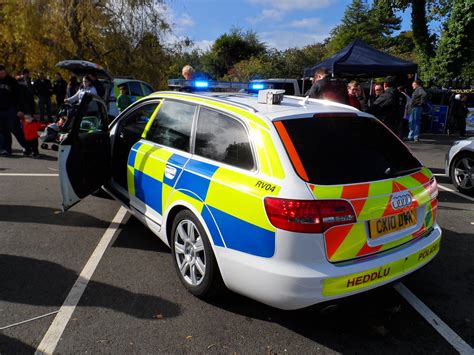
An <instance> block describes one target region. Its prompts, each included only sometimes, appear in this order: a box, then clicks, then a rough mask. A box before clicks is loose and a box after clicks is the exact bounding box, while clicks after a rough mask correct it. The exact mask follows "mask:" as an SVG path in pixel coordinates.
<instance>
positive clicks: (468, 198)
mask: <svg viewBox="0 0 474 355" xmlns="http://www.w3.org/2000/svg"><path fill="white" fill-rule="evenodd" d="M433 175H434V176H438V177H445V178H449V177H448V175H446V174H433ZM438 187H439V188H441V190H444V191H449V192H452V193H453V194H455V195H457V196H459V197H463V198H465V199H467V200H469V201H473V202H474V198H472V197H469V196H467V195H464V194H462V193H460V192H458V191H456V190H453V189H450V188H449V187H446V186H443V185H441V184H440V183H439V182H438Z"/></svg>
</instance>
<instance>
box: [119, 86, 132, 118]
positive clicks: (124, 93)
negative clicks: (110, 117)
mask: <svg viewBox="0 0 474 355" xmlns="http://www.w3.org/2000/svg"><path fill="white" fill-rule="evenodd" d="M118 88H119V90H120V95H119V96H118V97H117V109H118V111H119V112H122V111H123V110H125V109H126V108H127V107H128V106H130V105H131V104H132V99H130V96H128V89H127V84H120V85H118Z"/></svg>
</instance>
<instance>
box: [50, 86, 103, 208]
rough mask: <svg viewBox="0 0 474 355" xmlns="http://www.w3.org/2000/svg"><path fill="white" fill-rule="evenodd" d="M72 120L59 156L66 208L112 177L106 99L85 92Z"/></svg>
mask: <svg viewBox="0 0 474 355" xmlns="http://www.w3.org/2000/svg"><path fill="white" fill-rule="evenodd" d="M69 120H70V121H69V122H67V123H66V125H67V127H68V128H67V129H66V131H67V133H66V137H65V138H64V139H63V140H62V142H61V144H60V146H59V159H58V160H59V179H60V185H61V193H62V195H63V203H62V205H63V211H66V210H68V209H69V208H70V207H72V206H73V205H75V204H76V203H77V202H79V201H80V200H81V199H83V198H84V197H86V196H88V195H90V194H92V193H93V192H95V191H97V190H98V189H100V187H101V186H102V185H103V184H104V183H105V182H106V181H107V180H109V179H110V176H111V157H110V155H111V151H110V136H109V130H108V124H109V122H108V115H107V109H106V105H105V102H104V101H103V100H102V99H101V98H99V97H98V96H96V95H90V94H85V95H84V96H83V98H82V100H81V103H80V104H79V106H78V108H77V111H76V114H75V115H74V116H73V117H72V118H69Z"/></svg>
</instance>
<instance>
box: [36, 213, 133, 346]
mask: <svg viewBox="0 0 474 355" xmlns="http://www.w3.org/2000/svg"><path fill="white" fill-rule="evenodd" d="M126 214H127V210H126V209H125V208H123V207H120V209H119V210H118V212H117V214H116V215H115V217H114V219H113V220H112V222H111V223H110V226H109V228H107V230H106V231H105V233H104V235H103V236H102V238H101V239H100V241H99V244H98V245H97V247H96V248H95V250H94V252H93V253H92V255H91V256H90V258H89V260H88V261H87V264H86V266H84V269H83V270H82V271H81V274H80V275H79V277H78V278H77V280H76V283H75V284H74V286H72V289H71V291H69V294H68V295H67V297H66V299H65V300H64V303H63V305H62V306H61V308H60V309H59V313H58V314H57V315H56V317H55V318H54V320H53V323H51V326H50V327H49V329H48V331H47V332H46V334H45V336H44V337H43V340H42V341H41V343H40V344H39V345H38V348H37V349H36V352H35V354H52V353H53V352H54V349H56V346H57V345H58V342H59V339H60V338H61V335H62V334H63V332H64V329H66V325H67V324H68V322H69V319H70V318H71V316H72V314H73V312H74V310H75V309H76V306H77V304H78V303H79V300H80V299H81V297H82V294H83V293H84V290H85V289H86V287H87V284H88V283H89V280H90V279H91V277H92V274H93V273H94V271H95V269H96V267H97V265H98V264H99V262H100V259H101V258H102V256H103V255H104V253H105V250H106V249H107V247H108V245H109V243H110V241H111V240H112V238H113V237H114V236H115V234H116V233H117V231H118V229H119V227H120V224H121V223H122V222H123V220H124V218H125V216H126Z"/></svg>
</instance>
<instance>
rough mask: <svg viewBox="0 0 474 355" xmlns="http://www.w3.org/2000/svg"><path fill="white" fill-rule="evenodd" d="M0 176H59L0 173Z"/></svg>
mask: <svg viewBox="0 0 474 355" xmlns="http://www.w3.org/2000/svg"><path fill="white" fill-rule="evenodd" d="M0 176H59V174H34V173H0Z"/></svg>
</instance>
